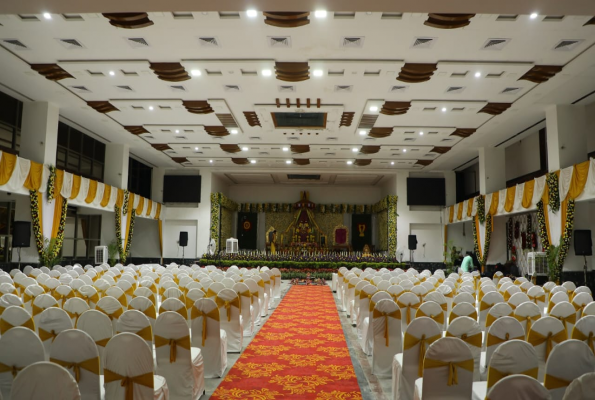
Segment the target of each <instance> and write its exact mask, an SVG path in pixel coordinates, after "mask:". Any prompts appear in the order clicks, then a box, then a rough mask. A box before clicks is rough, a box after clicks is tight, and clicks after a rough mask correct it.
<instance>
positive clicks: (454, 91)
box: [446, 86, 465, 94]
mask: <svg viewBox="0 0 595 400" xmlns="http://www.w3.org/2000/svg"><path fill="white" fill-rule="evenodd" d="M463 90H465V87H464V86H450V87H449V88H448V89H446V93H449V94H459V93H463Z"/></svg>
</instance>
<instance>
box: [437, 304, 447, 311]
mask: <svg viewBox="0 0 595 400" xmlns="http://www.w3.org/2000/svg"><path fill="white" fill-rule="evenodd" d="M438 305H439V306H440V307H441V308H442V311H447V310H448V303H442V304H438Z"/></svg>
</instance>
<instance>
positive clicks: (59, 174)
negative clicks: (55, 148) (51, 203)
mask: <svg viewBox="0 0 595 400" xmlns="http://www.w3.org/2000/svg"><path fill="white" fill-rule="evenodd" d="M62 183H64V171H62V170H61V169H57V170H56V180H55V181H54V197H55V198H58V197H61V195H60V192H61V191H62Z"/></svg>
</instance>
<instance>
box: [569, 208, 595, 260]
mask: <svg viewBox="0 0 595 400" xmlns="http://www.w3.org/2000/svg"><path fill="white" fill-rule="evenodd" d="M574 229H590V230H591V242H592V243H595V202H594V201H586V202H580V203H576V204H575V207H574ZM584 264H585V259H584V257H583V256H576V255H575V254H574V236H573V237H572V241H571V243H570V249H568V255H567V256H566V260H565V261H564V271H582V270H583V268H584ZM594 266H595V264H594V262H593V256H591V257H587V270H589V271H591V270H592V269H593V267H594Z"/></svg>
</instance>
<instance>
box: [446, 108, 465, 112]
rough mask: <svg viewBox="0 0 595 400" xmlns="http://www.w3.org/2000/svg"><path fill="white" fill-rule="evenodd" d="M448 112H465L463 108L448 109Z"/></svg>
mask: <svg viewBox="0 0 595 400" xmlns="http://www.w3.org/2000/svg"><path fill="white" fill-rule="evenodd" d="M450 111H454V112H457V111H458V112H461V111H465V107H453V108H451V109H450Z"/></svg>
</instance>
